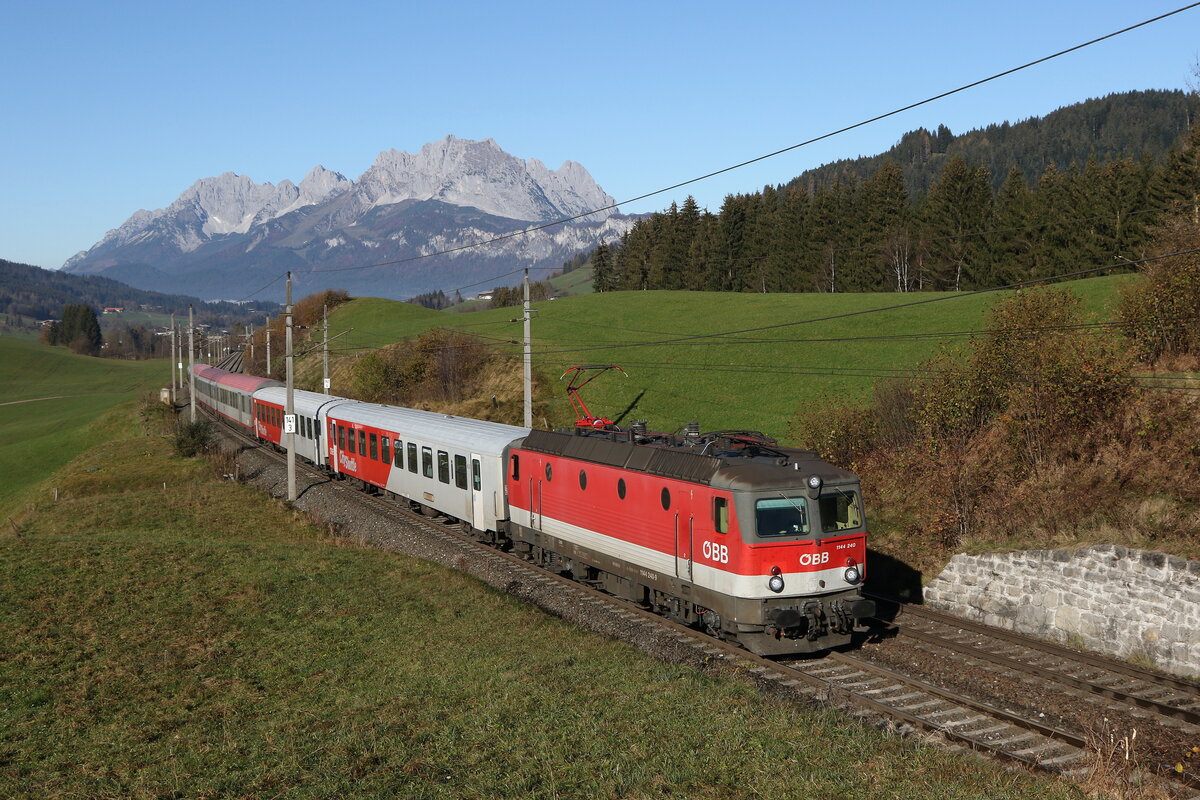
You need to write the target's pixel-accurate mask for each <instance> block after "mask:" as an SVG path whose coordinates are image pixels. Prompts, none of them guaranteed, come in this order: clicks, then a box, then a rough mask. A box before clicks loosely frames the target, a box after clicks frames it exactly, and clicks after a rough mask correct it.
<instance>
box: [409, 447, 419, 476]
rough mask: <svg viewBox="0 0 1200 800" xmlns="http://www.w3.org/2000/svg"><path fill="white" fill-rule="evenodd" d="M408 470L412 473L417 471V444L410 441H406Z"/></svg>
mask: <svg viewBox="0 0 1200 800" xmlns="http://www.w3.org/2000/svg"><path fill="white" fill-rule="evenodd" d="M408 471H409V472H412V473H414V474H415V473H416V471H417V446H416V445H415V444H413V443H412V442H409V443H408Z"/></svg>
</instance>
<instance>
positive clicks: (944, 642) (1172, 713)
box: [886, 623, 1200, 725]
mask: <svg viewBox="0 0 1200 800" xmlns="http://www.w3.org/2000/svg"><path fill="white" fill-rule="evenodd" d="M947 624H950V623H947ZM886 630H894V631H895V632H896V635H898V636H904V637H908V638H911V639H915V640H917V641H919V642H923V643H925V644H928V645H931V646H933V647H941V648H944V649H946V650H952V651H954V652H956V653H959V654H962V655H965V656H967V657H970V658H978V659H980V660H982V661H988V662H990V663H992V664H995V665H997V666H1000V667H1004V668H1007V669H1011V670H1014V671H1018V672H1024V673H1026V674H1029V675H1035V676H1037V677H1039V678H1042V679H1043V680H1047V681H1051V682H1054V683H1060V684H1065V685H1067V686H1071V687H1073V688H1076V689H1081V690H1083V691H1085V692H1088V693H1090V694H1094V695H1098V696H1103V697H1107V698H1109V699H1111V700H1116V701H1118V702H1121V703H1126V704H1128V705H1131V706H1137V707H1139V708H1145V709H1149V710H1151V711H1154V712H1155V713H1157V714H1159V715H1161V716H1164V717H1170V718H1173V719H1178V720H1182V721H1184V722H1187V723H1190V724H1192V725H1200V712H1197V711H1194V710H1192V709H1187V708H1180V707H1179V706H1173V705H1168V704H1166V703H1163V702H1160V701H1158V700H1151V699H1150V698H1148V697H1141V696H1139V695H1136V694H1129V693H1128V692H1125V691H1122V690H1120V689H1116V688H1113V687H1111V686H1105V685H1104V684H1101V683H1095V682H1093V681H1089V680H1085V679H1083V678H1077V677H1075V676H1074V675H1071V674H1069V673H1066V672H1060V671H1058V670H1053V669H1048V668H1046V667H1041V666H1038V665H1037V664H1030V663H1028V662H1026V661H1021V660H1019V659H1016V658H1011V657H1009V656H1006V655H1003V654H1002V653H994V652H992V651H990V650H985V649H982V648H979V647H973V646H971V645H970V644H966V643H963V642H957V641H955V640H953V639H947V638H945V637H943V636H938V635H936V634H933V633H929V632H927V631H921V630H916V629H914V628H912V627H910V626H905V625H895V624H893V623H888V627H887V628H886ZM1034 652H1035V653H1036V652H1037V651H1034ZM1155 685H1156V686H1157V685H1158V684H1155Z"/></svg>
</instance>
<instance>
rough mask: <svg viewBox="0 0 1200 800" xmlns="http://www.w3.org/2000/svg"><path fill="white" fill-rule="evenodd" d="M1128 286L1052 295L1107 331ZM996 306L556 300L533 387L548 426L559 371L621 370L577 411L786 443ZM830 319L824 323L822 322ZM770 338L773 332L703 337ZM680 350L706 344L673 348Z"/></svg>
mask: <svg viewBox="0 0 1200 800" xmlns="http://www.w3.org/2000/svg"><path fill="white" fill-rule="evenodd" d="M570 274H574V273H570ZM1129 278H1130V276H1114V277H1104V278H1091V279H1085V280H1079V281H1071V282H1069V283H1066V284H1062V286H1064V287H1066V288H1069V289H1070V290H1071V291H1073V292H1075V293H1077V294H1078V295H1079V296H1080V297H1081V299H1082V301H1083V303H1084V306H1085V308H1086V310H1087V313H1088V315H1089V317H1090V318H1091V319H1093V320H1105V319H1109V318H1110V317H1111V306H1112V304H1113V302H1114V301H1115V299H1116V293H1117V289H1118V287H1119V286H1120V285H1121V284H1122V283H1123V282H1125V281H1127V280H1129ZM1006 294H1008V292H991V293H987V294H979V295H969V294H963V295H954V294H952V293H941V294H934V293H919V294H893V293H888V294H727V293H712V292H666V291H653V292H612V293H604V294H589V295H581V296H572V297H564V298H561V299H558V300H553V301H542V302H539V303H535V304H534V307H535V313H534V316H533V324H532V330H533V343H534V344H533V346H534V362H535V366H536V368H537V369H538V370H539V372H540V374H541V376H542V379H543V381H544V382H545V383H547V384H553V385H547V386H544V387H543V389H544V390H545V391H546V392H547V393H548V394H549V396H550V397H551V398H552V405H551V414H552V415H553V416H554V418H553V419H551V420H550V422H551V423H557V424H562V423H563V422H567V421H569V420H570V419H572V417H571V410H570V406H569V404H568V402H567V399H566V394H565V385H564V384H555V381H556V379H557V378H558V377H559V376H560V375H561V374H562V373H563V371H564V370H565V369H566V368H567V367H570V366H574V365H579V364H595V363H604V364H618V365H620V366H621V367H623V368H624V369H625V371H626V372H627V373H628V376H629V377H628V378H625V377H622V376H620V375H619V374H610V375H605V376H603V377H601V378H599V379H598V380H596V381H594V382H593V383H592V384H591V385H589V386H588V387H587V389H586V390H585V392H584V399H585V401H586V402H587V403H588V405H589V407H590V409H591V410H592V412H593V413H596V414H604V415H607V416H609V417H611V418H613V419H617V418H618V417H621V419H620V420H619V421H623V422H625V423H626V424H627V423H629V422H632V421H633V420H635V419H646V420H648V421H649V422H650V425H651V427H652V428H656V429H660V430H673V429H675V428H677V427H680V426H682V425H683V424H684V423H685V422H689V421H693V420H694V421H698V422H700V424H701V427H702V428H703V429H705V430H717V429H724V428H751V429H757V430H761V431H763V432H765V433H767V434H770V435H773V436H777V437H781V438H786V436H787V434H788V425H789V422H790V420H791V419H792V417H793V416H794V415H795V413H796V412H797V411H798V410H799V409H801V408H804V407H807V406H809V405H811V404H813V403H820V402H822V401H824V400H825V399H827V398H838V399H843V398H849V399H850V400H854V401H865V400H866V399H868V398H869V397H870V396H871V393H872V390H873V386H874V384H875V383H876V382H877V381H879V380H886V378H880V377H879V376H881V375H904V374H907V371H908V370H911V369H913V368H914V367H916V366H917V365H918V364H919V363H920V362H922V361H923V360H926V359H928V358H930V357H932V356H933V355H935V354H936V353H937V352H938V351H939V348H941V347H943V346H946V345H947V344H949V345H953V344H955V343H962V342H965V339H964V338H962V337H953V336H948V334H953V333H956V332H961V331H973V330H979V329H981V328H982V327H984V325H985V324H986V317H987V312H988V310H989V309H990V308H991V306H992V304H993V303H994V302H995V301H996V299H997V298H998V297H1002V296H1004V295H1006ZM929 301H934V302H929ZM905 304H913V305H907V306H905ZM893 306H899V307H896V308H891V307H893ZM889 308H890V310H883V309H889ZM861 312H868V313H861ZM846 315H852V316H846ZM520 316H521V310H520V308H500V309H490V310H487V311H480V312H475V313H465V314H464V313H457V314H455V313H445V312H436V311H431V310H429V309H425V308H419V307H416V306H413V305H411V304H407V303H398V302H393V301H389V300H380V299H377V298H362V299H356V300H354V301H352V302H350V303H348V304H346V305H344V306H341V307H339V308H338V309H337V310H336V311H335V312H334V314H333V315H332V317H331V323H330V324H331V331H332V332H337V331H340V330H344V329H346V328H351V327H352V328H354V331H353V332H351V333H350V334H348V335H347V336H345V337H343V339H342V340H340V341H342V342H343V345H342V346H343V347H367V348H369V347H379V346H381V345H383V344H387V343H389V342H394V341H398V340H400V339H406V338H411V337H414V336H417V335H419V334H420V333H421V332H422V331H424V330H426V329H428V328H430V327H434V326H437V325H441V326H445V327H448V328H454V329H458V330H461V331H463V332H465V333H471V334H475V335H478V336H482V337H486V338H485V339H484V341H487V342H490V343H492V344H495V345H497V346H499V347H502V348H507V349H509V350H511V351H513V352H518V351H519V348H517V347H516V346H514V345H512V344H508V342H511V341H514V340H519V339H520V338H521V335H522V333H521V323H520V322H519V321H515V322H514V321H512V320H514V319H517V318H519V317H520ZM828 317H834V318H833V319H827V320H825V321H820V320H823V319H825V318H828ZM767 326H778V327H773V328H769V329H767V330H760V331H754V332H747V333H744V334H736V335H731V336H722V337H710V336H707V335H708V334H712V333H719V332H724V331H734V330H744V329H748V328H762V327H767ZM688 336H704V337H705V338H696V339H690V340H684V341H670V340H673V339H679V338H681V337H688ZM861 337H896V338H885V339H871V340H864V339H862V338H861Z"/></svg>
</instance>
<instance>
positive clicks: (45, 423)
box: [0, 336, 170, 517]
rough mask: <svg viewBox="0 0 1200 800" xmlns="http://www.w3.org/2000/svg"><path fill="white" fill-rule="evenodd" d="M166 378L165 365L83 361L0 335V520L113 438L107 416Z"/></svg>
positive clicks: (59, 350) (62, 351) (164, 382)
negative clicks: (36, 487)
mask: <svg viewBox="0 0 1200 800" xmlns="http://www.w3.org/2000/svg"><path fill="white" fill-rule="evenodd" d="M169 376H170V367H169V365H168V362H167V361H164V360H158V361H117V360H111V359H100V358H88V357H86V356H77V355H74V354H73V353H70V352H68V351H67V350H66V349H64V348H61V347H46V346H45V345H41V344H38V343H37V342H35V341H30V340H27V339H21V338H15V337H11V336H0V386H3V387H4V392H3V397H0V403H4V405H0V517H2V516H7V515H8V514H10V513H12V511H13V510H14V504H15V503H19V499H20V496H21V495H22V493H23V492H24V491H25V490H26V489H27V488H28V487H30V486H32V485H33V484H35V483H37V482H38V481H39V480H42V479H43V478H45V477H46V476H47V475H49V474H50V473H51V472H53V471H54V470H56V469H58V468H59V467H61V466H62V465H63V464H66V463H67V462H68V461H69V460H70V459H71V458H72V457H74V456H75V455H76V454H77V453H79V452H81V451H82V450H86V449H87V448H88V447H90V446H91V445H93V444H96V443H97V442H100V441H102V440H103V439H104V438H105V437H106V436H109V435H111V434H112V430H111V428H110V424H111V423H109V422H106V421H104V420H102V419H101V415H102V414H103V413H104V412H105V411H107V410H108V409H110V408H112V407H113V406H115V405H117V404H118V403H121V402H123V401H128V400H130V399H132V398H134V397H136V396H137V395H138V394H139V393H141V392H142V391H144V390H147V389H151V388H157V387H159V386H165V385H167V384H168V383H169V381H170V377H169ZM43 398H51V399H43ZM18 401H30V402H18Z"/></svg>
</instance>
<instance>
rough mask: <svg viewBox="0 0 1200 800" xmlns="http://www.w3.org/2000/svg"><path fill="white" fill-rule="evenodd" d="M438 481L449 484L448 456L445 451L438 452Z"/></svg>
mask: <svg viewBox="0 0 1200 800" xmlns="http://www.w3.org/2000/svg"><path fill="white" fill-rule="evenodd" d="M438 480H439V481H441V482H442V483H449V482H450V454H449V453H447V452H446V451H445V450H438Z"/></svg>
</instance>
